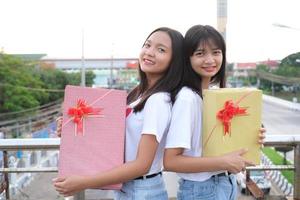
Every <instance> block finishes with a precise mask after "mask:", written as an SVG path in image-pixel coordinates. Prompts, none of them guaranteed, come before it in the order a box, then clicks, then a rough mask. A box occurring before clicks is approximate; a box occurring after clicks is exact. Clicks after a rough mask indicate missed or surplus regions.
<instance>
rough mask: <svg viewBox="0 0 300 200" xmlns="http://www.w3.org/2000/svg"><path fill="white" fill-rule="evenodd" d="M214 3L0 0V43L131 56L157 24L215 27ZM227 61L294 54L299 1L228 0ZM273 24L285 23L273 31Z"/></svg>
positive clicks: (15, 49)
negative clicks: (206, 25)
mask: <svg viewBox="0 0 300 200" xmlns="http://www.w3.org/2000/svg"><path fill="white" fill-rule="evenodd" d="M216 1H217V0H185V1H183V0H26V1H24V0H0V19H1V25H0V48H2V49H3V50H4V52H5V53H13V54H16V53H45V54H47V55H48V57H50V58H80V57H81V54H82V45H81V44H82V30H84V44H85V45H84V47H85V48H84V55H85V57H86V58H108V57H111V56H112V55H113V56H114V57H115V58H117V57H122V58H126V57H137V56H138V54H139V50H140V48H141V45H142V44H143V42H144V40H145V38H146V36H147V35H148V34H149V33H150V32H151V31H152V30H154V29H155V28H157V27H159V26H168V27H171V28H174V29H177V30H179V31H180V32H182V33H183V34H184V33H185V32H186V30H187V29H188V28H189V27H191V26H192V25H195V24H209V25H212V26H214V27H216V25H217V3H216ZM227 14H228V20H227V47H228V51H227V56H228V60H229V61H230V62H238V61H239V62H250V61H260V60H266V59H268V58H269V59H282V58H284V57H285V56H287V55H289V54H291V53H295V52H300V0H228V12H227ZM274 23H278V24H283V25H286V26H289V27H291V28H279V27H276V26H273V25H272V24H274Z"/></svg>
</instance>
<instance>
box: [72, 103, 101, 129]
mask: <svg viewBox="0 0 300 200" xmlns="http://www.w3.org/2000/svg"><path fill="white" fill-rule="evenodd" d="M102 110H103V109H102V108H93V107H91V106H88V105H87V104H86V102H85V101H84V100H83V99H78V101H77V106H76V107H73V108H69V110H68V115H70V116H72V117H73V122H74V123H75V124H76V125H77V133H78V134H83V118H84V117H86V116H88V115H99V114H100V112H101V111H102Z"/></svg>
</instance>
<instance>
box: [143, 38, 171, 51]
mask: <svg viewBox="0 0 300 200" xmlns="http://www.w3.org/2000/svg"><path fill="white" fill-rule="evenodd" d="M146 42H149V43H152V41H151V40H146ZM146 42H145V43H146ZM157 46H162V47H164V48H166V49H170V47H168V46H166V45H164V44H162V43H158V44H157Z"/></svg>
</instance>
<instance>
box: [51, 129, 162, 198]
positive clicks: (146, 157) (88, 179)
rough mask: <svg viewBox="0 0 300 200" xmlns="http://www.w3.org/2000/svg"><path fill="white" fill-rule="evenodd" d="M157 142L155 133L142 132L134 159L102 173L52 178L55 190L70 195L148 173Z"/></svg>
mask: <svg viewBox="0 0 300 200" xmlns="http://www.w3.org/2000/svg"><path fill="white" fill-rule="evenodd" d="M157 147H158V142H157V140H156V137H155V135H150V134H143V135H142V136H141V140H140V143H139V147H138V151H137V156H136V159H135V160H134V161H131V162H127V163H124V164H123V165H121V166H119V167H116V168H114V169H112V170H109V171H107V172H104V173H98V174H95V175H93V176H70V177H67V178H58V179H56V180H54V186H55V187H56V190H57V191H58V192H59V193H60V194H62V195H64V196H70V195H73V194H75V193H77V192H79V191H81V190H84V189H87V188H99V187H102V186H106V185H112V184H117V183H123V182H126V181H129V180H133V179H135V178H137V177H139V176H142V175H145V174H147V173H148V171H149V169H150V167H151V165H152V162H153V160H154V157H155V153H156V149H157Z"/></svg>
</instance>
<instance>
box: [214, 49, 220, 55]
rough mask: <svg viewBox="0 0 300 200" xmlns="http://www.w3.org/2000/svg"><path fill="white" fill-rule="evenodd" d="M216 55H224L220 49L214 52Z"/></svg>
mask: <svg viewBox="0 0 300 200" xmlns="http://www.w3.org/2000/svg"><path fill="white" fill-rule="evenodd" d="M213 53H214V55H220V54H222V50H220V49H217V50H214V52H213Z"/></svg>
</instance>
